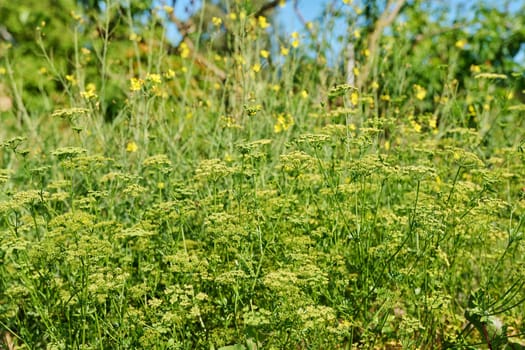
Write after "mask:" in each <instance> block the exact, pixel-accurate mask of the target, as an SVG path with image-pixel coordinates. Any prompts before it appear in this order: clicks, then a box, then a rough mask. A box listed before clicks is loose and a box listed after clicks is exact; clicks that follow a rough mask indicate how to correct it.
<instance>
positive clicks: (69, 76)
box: [66, 74, 77, 85]
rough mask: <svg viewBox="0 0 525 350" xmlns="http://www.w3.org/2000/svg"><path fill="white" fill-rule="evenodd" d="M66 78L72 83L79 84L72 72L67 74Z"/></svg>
mask: <svg viewBox="0 0 525 350" xmlns="http://www.w3.org/2000/svg"><path fill="white" fill-rule="evenodd" d="M66 80H67V81H69V82H70V83H71V84H72V85H76V84H77V79H76V78H75V76H74V75H72V74H68V75H66Z"/></svg>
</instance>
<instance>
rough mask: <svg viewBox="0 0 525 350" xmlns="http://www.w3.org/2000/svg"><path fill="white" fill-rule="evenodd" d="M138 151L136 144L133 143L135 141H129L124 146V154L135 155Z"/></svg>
mask: <svg viewBox="0 0 525 350" xmlns="http://www.w3.org/2000/svg"><path fill="white" fill-rule="evenodd" d="M138 149H139V146H137V144H136V143H135V141H130V142H128V144H127V145H126V152H129V153H135V152H137V151H138Z"/></svg>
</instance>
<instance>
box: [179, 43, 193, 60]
mask: <svg viewBox="0 0 525 350" xmlns="http://www.w3.org/2000/svg"><path fill="white" fill-rule="evenodd" d="M179 52H180V57H182V58H188V57H189V56H190V48H189V47H188V44H186V43H185V42H182V43H180V45H179Z"/></svg>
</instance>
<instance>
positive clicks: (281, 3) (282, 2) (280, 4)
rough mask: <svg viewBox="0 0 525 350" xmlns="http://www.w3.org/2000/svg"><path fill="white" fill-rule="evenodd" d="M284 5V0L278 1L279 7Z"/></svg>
mask: <svg viewBox="0 0 525 350" xmlns="http://www.w3.org/2000/svg"><path fill="white" fill-rule="evenodd" d="M285 6H286V0H280V1H279V7H281V8H283V7H285Z"/></svg>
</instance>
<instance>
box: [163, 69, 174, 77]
mask: <svg viewBox="0 0 525 350" xmlns="http://www.w3.org/2000/svg"><path fill="white" fill-rule="evenodd" d="M164 77H166V78H168V79H172V78H174V77H175V71H174V70H173V69H171V68H170V69H168V71H167V72H166V73H164Z"/></svg>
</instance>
